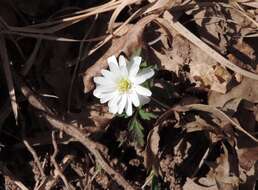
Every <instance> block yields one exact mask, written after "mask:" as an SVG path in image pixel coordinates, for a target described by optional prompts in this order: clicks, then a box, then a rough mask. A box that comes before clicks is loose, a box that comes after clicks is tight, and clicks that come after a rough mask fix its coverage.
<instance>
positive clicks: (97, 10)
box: [7, 1, 123, 34]
mask: <svg viewBox="0 0 258 190" xmlns="http://www.w3.org/2000/svg"><path fill="white" fill-rule="evenodd" d="M122 2H123V1H117V2H112V3H111V2H109V3H106V4H104V5H101V6H99V7H94V9H89V10H85V11H84V12H79V13H78V14H77V15H72V16H70V17H66V18H62V19H59V20H55V21H48V22H45V23H42V24H37V25H32V26H26V27H14V26H8V25H7V28H8V30H10V31H12V32H18V33H19V32H22V33H32V34H52V33H54V32H57V31H60V30H62V29H64V28H67V27H69V26H71V25H73V24H75V23H78V22H80V21H82V20H84V19H86V18H88V17H90V16H94V15H96V14H101V13H104V12H108V11H112V10H114V9H116V8H117V6H119V5H120V4H121V3H122Z"/></svg>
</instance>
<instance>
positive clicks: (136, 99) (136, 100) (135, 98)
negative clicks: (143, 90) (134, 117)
mask: <svg viewBox="0 0 258 190" xmlns="http://www.w3.org/2000/svg"><path fill="white" fill-rule="evenodd" d="M131 100H132V102H133V105H134V106H135V107H138V106H139V105H140V100H139V97H138V95H137V93H136V92H133V93H131Z"/></svg>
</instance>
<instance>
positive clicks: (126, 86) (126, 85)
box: [118, 78, 132, 93]
mask: <svg viewBox="0 0 258 190" xmlns="http://www.w3.org/2000/svg"><path fill="white" fill-rule="evenodd" d="M131 87H132V84H131V81H130V80H128V79H126V78H122V79H121V80H119V82H118V90H119V91H120V92H123V93H124V92H127V91H128V90H130V88H131Z"/></svg>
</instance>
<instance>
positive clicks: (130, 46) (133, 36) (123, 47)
mask: <svg viewBox="0 0 258 190" xmlns="http://www.w3.org/2000/svg"><path fill="white" fill-rule="evenodd" d="M156 17H157V15H149V16H146V17H144V18H142V19H141V20H140V21H138V22H137V23H136V24H135V25H133V26H132V27H130V29H129V31H128V32H127V34H126V35H124V36H122V37H119V38H114V39H113V40H112V45H111V47H110V48H109V49H108V51H106V53H105V54H104V55H102V56H101V58H100V59H99V60H98V61H97V62H96V63H95V64H94V65H93V66H91V67H90V68H88V69H87V70H86V72H84V74H83V84H84V92H85V93H87V92H89V91H90V90H92V89H93V88H94V84H93V82H92V78H93V77H94V76H96V75H98V74H100V71H101V70H102V69H105V68H107V66H108V65H107V58H108V57H110V56H112V55H115V56H118V55H119V54H120V53H121V52H124V53H125V54H126V55H128V56H130V55H131V54H132V53H133V51H134V50H136V49H138V48H141V47H142V46H143V43H142V34H143V31H144V29H145V26H146V25H147V24H149V23H150V22H151V21H152V20H153V19H155V18H156Z"/></svg>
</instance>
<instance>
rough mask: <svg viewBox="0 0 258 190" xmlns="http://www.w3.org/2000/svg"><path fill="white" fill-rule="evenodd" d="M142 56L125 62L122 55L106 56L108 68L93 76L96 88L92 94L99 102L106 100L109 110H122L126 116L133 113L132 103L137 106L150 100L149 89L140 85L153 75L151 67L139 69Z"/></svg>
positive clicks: (116, 111) (113, 111)
mask: <svg viewBox="0 0 258 190" xmlns="http://www.w3.org/2000/svg"><path fill="white" fill-rule="evenodd" d="M141 61H142V58H141V57H139V56H135V57H133V58H132V60H131V61H130V62H129V63H126V59H125V57H124V56H122V55H121V56H119V64H118V62H117V59H116V57H115V56H111V57H109V58H108V60H107V62H108V65H109V69H110V70H102V71H101V73H102V75H103V76H100V77H94V82H95V83H96V89H95V90H94V92H93V94H94V96H96V97H97V98H100V103H106V102H108V107H109V111H110V112H111V113H113V114H116V113H119V114H121V113H122V112H123V111H124V110H125V112H126V114H127V115H128V116H131V115H132V114H133V108H132V105H134V106H135V107H138V106H140V105H143V104H146V103H148V102H149V101H150V98H149V96H151V91H150V90H149V89H147V88H144V87H143V86H141V84H142V83H144V82H145V81H146V80H147V79H149V78H151V77H152V76H153V75H154V71H153V69H149V68H147V69H143V70H141V71H139V70H140V64H141Z"/></svg>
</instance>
